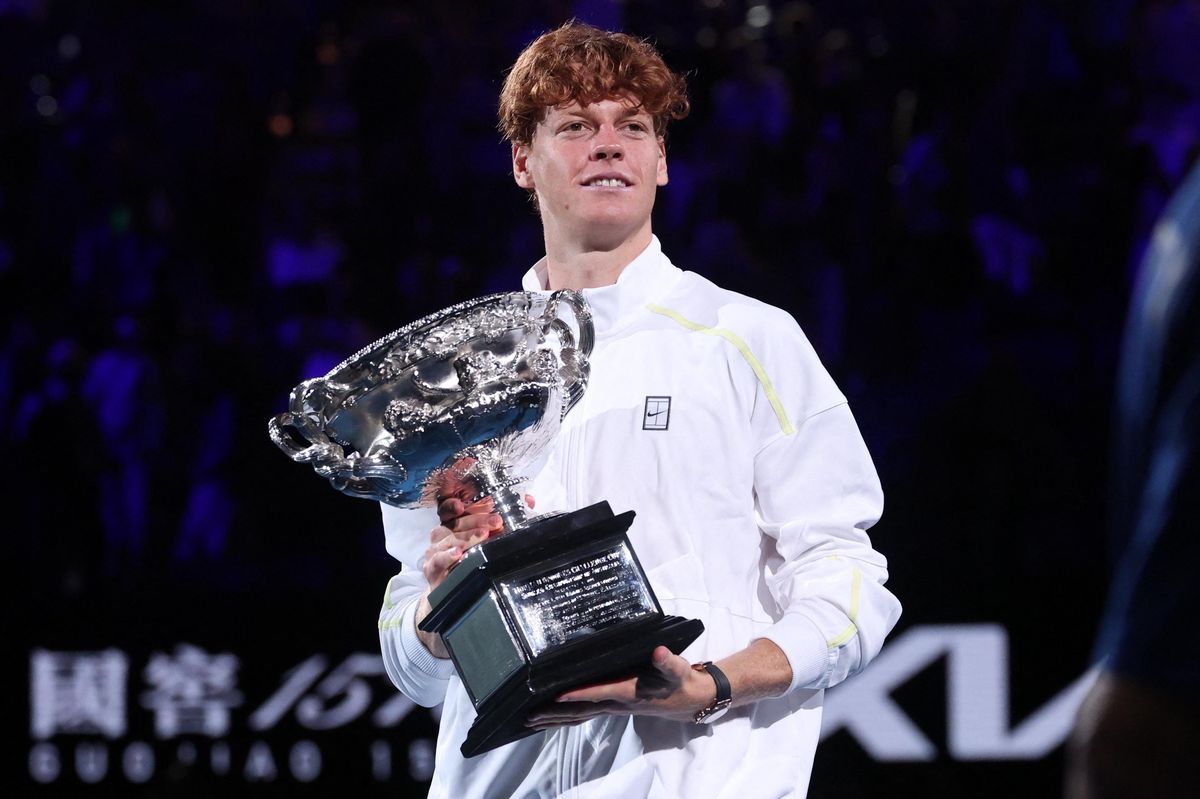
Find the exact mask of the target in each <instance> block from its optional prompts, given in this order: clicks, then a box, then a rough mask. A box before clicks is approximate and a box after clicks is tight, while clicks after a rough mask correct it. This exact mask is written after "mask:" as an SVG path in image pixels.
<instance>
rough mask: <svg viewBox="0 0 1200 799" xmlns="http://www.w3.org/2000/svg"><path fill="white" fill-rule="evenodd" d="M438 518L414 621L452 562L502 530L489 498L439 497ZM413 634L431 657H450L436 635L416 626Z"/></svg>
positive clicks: (427, 608)
mask: <svg viewBox="0 0 1200 799" xmlns="http://www.w3.org/2000/svg"><path fill="white" fill-rule="evenodd" d="M525 501H526V502H527V503H528V504H529V507H531V508H532V507H533V497H531V496H528V495H526V497H525ZM438 520H439V521H440V522H441V524H440V525H438V526H437V527H435V528H433V530H432V531H431V532H430V533H429V548H428V549H426V550H425V563H424V565H423V566H422V567H421V570H422V571H423V572H424V574H425V579H426V581H427V582H428V583H429V590H428V591H426V592H425V594H424V596H422V597H421V602H420V604H419V605H417V616H416V623H417V624H418V625H419V624H420V623H421V622H422V621H423V620H424V619H425V617H426V616H428V615H429V612H430V610H431V609H432V608H431V607H430V605H429V592H430V591H432V590H433V589H435V588H437V587H438V586H439V585H441V583H442V580H444V579H446V575H447V574H449V573H450V570H451V569H452V568H454V566H455V564H457V563H458V562H459V561H460V560H462V557H463V554H464V553H466V551H467V550H468V549H470V548H471V547H473V546H475V545H476V544H478V543H480V542H483V541H486V540H488V539H489V538H491V537H492V536H495V535H499V534H500V533H502V532H503V531H504V525H503V522H502V521H501V519H500V514H499V513H493V512H492V500H491V498H484V499H481V500H479V501H478V502H473V503H471V504H467V503H466V502H464V501H463V500H462V499H461V498H460V497H457V496H454V497H449V498H447V499H443V500H442V501H441V502H439V503H438ZM417 637H418V638H420V639H421V643H423V644H424V645H425V648H426V649H428V650H429V651H430V652H432V653H433V655H434V656H435V657H439V658H448V657H450V653H449V652H447V651H446V647H445V646H444V645H443V644H442V638H441V636H440V635H437V634H436V633H427V632H424V631H423V630H421V629H420V627H418V628H417Z"/></svg>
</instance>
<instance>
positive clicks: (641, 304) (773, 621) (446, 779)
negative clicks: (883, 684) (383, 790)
mask: <svg viewBox="0 0 1200 799" xmlns="http://www.w3.org/2000/svg"><path fill="white" fill-rule="evenodd" d="M688 110H689V103H688V99H687V96H686V92H685V86H684V81H683V78H682V77H681V76H680V75H677V74H676V73H674V72H672V71H671V70H670V68H669V67H667V65H666V64H665V63H664V62H663V60H662V58H661V56H660V55H659V54H658V52H657V51H656V50H655V49H654V48H653V47H652V46H651V45H650V44H649V43H647V42H644V41H641V40H639V39H636V38H633V37H631V36H628V35H624V34H620V33H610V32H606V31H602V30H599V29H596V28H593V27H591V26H587V25H583V24H579V23H574V22H571V23H567V24H566V25H564V26H562V27H561V28H558V29H556V30H553V31H551V32H549V33H546V34H544V35H543V36H541V37H540V38H538V39H537V40H535V41H534V42H533V43H532V44H530V45H529V46H528V47H527V48H526V49H525V50H524V51H523V52H522V53H521V55H520V56H519V58H518V59H517V61H516V63H515V64H514V66H513V67H512V69H511V71H510V72H509V74H508V77H507V79H506V82H505V85H504V88H503V90H502V93H501V97H500V128H501V130H502V131H503V133H504V134H505V136H506V137H507V138H508V139H509V141H510V142H511V144H512V167H513V176H514V178H515V180H516V183H517V185H518V186H520V187H521V188H523V189H525V190H526V191H527V192H529V193H530V194H531V195H532V199H533V202H534V205H535V206H536V208H537V210H538V213H539V216H540V218H541V223H542V229H543V234H544V239H545V247H546V255H545V257H544V258H542V259H541V260H540V261H538V263H536V264H535V265H534V266H533V268H532V269H530V270H529V272H528V273H527V274H526V275H525V278H524V288H525V289H526V290H529V291H537V292H546V291H550V290H556V289H564V288H567V289H576V290H581V291H582V292H583V294H584V296H585V297H586V298H587V300H588V302H589V304H590V306H591V309H592V313H593V317H594V318H593V321H594V324H595V330H596V344H595V349H594V351H593V353H592V358H591V364H592V373H591V377H590V380H589V383H588V388H587V393H586V394H585V396H584V399H583V401H582V402H581V403H580V404H579V406H577V407H576V408H575V409H574V410H573V411H572V412H571V414H569V415H568V416H567V418H566V419H565V420H564V423H563V429H562V431H561V433H560V435H559V437H558V439H557V441H556V442H555V443H554V444H553V445H552V448H551V452H550V454H549V456H548V459H547V461H546V463H545V466H544V467H543V468H542V470H541V471H540V472H539V473H538V474H537V475H536V476H535V477H534V478H533V480H532V482H531V483H530V492H531V495H532V497H536V499H537V501H538V505H539V510H540V509H543V508H546V507H549V508H550V509H559V508H561V509H566V510H571V509H575V508H580V507H584V506H586V505H588V504H591V503H594V502H598V501H600V500H608V501H609V502H610V504H611V505H612V506H613V507H614V508H617V509H626V508H630V509H635V510H636V511H637V517H636V519H635V520H634V522H633V526H632V527H631V528H630V531H629V536H630V539H631V541H632V543H633V546H634V549H635V550H636V551H637V553H638V556H639V560H640V561H641V563H642V565H643V567H644V568H645V569H646V572H647V575H648V578H649V580H650V583H651V585H652V586H653V588H654V590H655V592H656V594H657V595H658V597H659V599H660V601H661V602H662V605H663V609H664V611H665V612H666V613H669V614H679V615H682V616H686V617H691V618H699V619H701V620H702V621H703V622H704V627H705V632H704V633H703V635H701V636H700V638H699V639H698V640H696V642H695V643H693V644H692V645H691V646H690V647H688V648H687V649H686V650H684V652H683V655H682V656H677V655H674V654H672V653H671V652H670V650H668V649H667V648H666V647H662V646H660V647H658V648H657V649H655V650H654V652H653V653H652V656H651V660H652V663H651V664H647V666H648V669H649V671H648V672H647V674H646V676H642V677H640V678H638V677H630V678H628V679H619V680H616V681H613V682H608V683H604V684H596V685H590V686H585V687H582V688H578V689H575V690H571V691H569V692H567V693H566V694H564V695H562V696H561V697H559V698H558V701H557V702H554V703H550V704H548V705H547V706H544V707H543V708H540V709H538V710H537V711H535V712H534V713H533V714H532V715H531V716H530V718H529V721H528V723H529V725H530V726H531V727H533V728H534V729H536V730H538V732H537V733H536V734H534V735H532V736H529V737H526V738H523V739H521V740H518V741H515V742H513V743H510V744H507V745H505V746H502V747H500V748H497V749H494V750H492V751H490V752H486V753H483V754H481V755H477V756H475V757H472V758H464V757H463V756H462V755H461V754H460V752H459V746H460V744H461V743H462V741H463V740H464V738H465V737H466V732H467V729H468V728H469V727H470V725H471V723H472V722H473V720H474V718H475V711H474V709H473V707H472V705H471V702H470V699H469V698H468V696H467V693H466V691H465V690H464V688H463V686H462V683H461V682H460V680H459V679H458V677H457V676H456V674H455V671H454V667H453V665H452V662H451V661H450V660H449V659H448V655H447V652H446V650H445V647H444V645H443V644H442V642H441V641H440V639H439V638H438V637H437V636H436V635H431V634H428V633H424V632H422V631H419V630H417V628H416V625H417V624H418V623H419V622H420V621H421V620H422V619H423V618H424V617H425V615H426V614H427V613H428V612H429V603H428V599H427V597H428V594H429V591H430V590H431V587H432V586H436V585H438V584H439V583H440V582H441V580H442V579H443V578H444V577H445V575H446V573H447V571H448V570H449V569H450V567H451V566H453V564H454V563H456V562H457V561H458V560H459V559H460V558H461V557H462V554H463V551H464V550H466V549H467V548H469V547H471V546H473V545H474V544H476V543H478V542H480V541H482V540H485V539H486V538H487V537H488V536H489V535H491V534H493V533H497V532H499V531H500V529H501V526H500V519H499V516H498V515H497V514H493V513H490V510H491V507H490V506H489V505H486V504H483V506H482V507H478V506H465V505H464V502H463V497H465V496H466V495H465V494H462V495H460V497H453V496H452V497H450V498H448V499H446V498H443V499H442V500H441V502H440V503H439V505H438V507H437V508H436V515H435V510H434V509H433V508H428V509H418V510H401V509H397V508H393V507H389V506H386V505H385V506H384V508H383V519H384V528H385V534H386V539H387V547H388V551H389V552H390V553H391V554H392V555H394V556H395V557H396V558H397V559H399V560H400V561H401V563H402V564H403V569H402V571H401V572H400V573H399V574H398V575H397V576H396V577H394V578H392V580H391V581H390V582H389V584H388V589H387V596H386V600H385V603H384V608H383V610H382V612H381V615H380V621H379V627H380V641H381V645H382V649H383V657H384V662H385V664H386V667H387V671H388V674H389V676H390V677H391V679H392V681H393V682H394V683H395V684H396V685H397V687H399V689H400V690H401V691H403V692H404V693H405V694H407V695H408V696H409V697H411V698H412V699H413V700H415V701H416V702H418V703H420V704H422V705H427V706H433V705H436V704H437V703H439V702H444V706H443V710H442V716H441V726H440V732H439V738H438V743H437V754H436V765H435V770H434V775H433V781H432V787H431V790H430V796H434V797H449V798H452V799H471V798H472V797H549V796H578V797H620V798H621V799H629V797H638V796H646V797H648V796H664V797H682V796H687V797H692V798H693V799H698V798H699V797H718V796H721V797H724V796H728V797H735V796H736V797H739V798H744V797H755V796H772V797H781V796H804V795H805V794H806V793H807V788H808V780H809V775H810V773H811V769H812V758H813V753H814V751H815V749H816V745H817V740H818V735H819V732H820V726H821V709H822V704H823V690H824V689H825V688H827V687H829V686H831V685H834V684H836V683H838V682H841V681H842V680H844V679H846V677H848V676H850V675H851V674H853V673H855V672H857V671H859V670H860V669H862V668H863V667H864V666H865V665H866V664H867V663H868V662H869V661H870V660H871V659H872V658H873V657H874V656H875V655H876V654H877V653H878V652H879V649H880V647H881V646H882V644H883V639H884V637H885V636H886V635H887V634H888V632H889V631H890V630H891V629H892V627H893V626H894V625H895V623H896V620H897V619H898V617H899V615H900V604H899V602H898V601H897V600H896V598H895V597H894V596H892V594H891V593H890V592H889V591H887V590H886V589H885V588H884V587H883V584H884V582H885V581H886V579H887V564H886V561H885V559H884V558H883V557H882V556H881V555H880V554H879V553H877V552H876V551H875V550H874V549H873V548H872V545H871V542H870V539H869V538H868V536H867V533H866V530H867V529H868V528H869V527H871V525H873V524H874V523H875V522H876V520H877V519H878V518H879V516H880V513H881V511H882V504H883V496H882V491H881V489H880V485H879V480H878V477H877V475H876V472H875V468H874V466H873V464H872V462H871V458H870V456H869V454H868V453H867V450H866V447H865V445H864V443H863V440H862V436H861V435H860V433H859V431H858V427H857V425H856V423H855V421H854V418H853V416H852V415H851V413H850V410H849V408H848V406H847V403H846V399H845V397H844V396H843V395H842V394H841V392H840V391H839V390H838V388H837V387H836V386H835V385H834V383H833V381H832V379H831V378H830V377H829V375H828V373H827V372H826V371H825V369H824V368H823V367H822V365H821V363H820V361H819V360H818V358H817V356H816V354H815V353H814V352H813V349H812V347H811V345H810V344H809V343H808V340H807V339H806V338H805V336H804V334H803V333H802V332H801V331H800V328H799V327H798V325H797V324H796V322H795V321H794V320H793V319H792V318H791V316H789V315H788V314H787V313H785V312H783V311H781V310H779V309H777V308H774V307H771V306H769V305H766V304H764V303H762V302H759V301H757V300H753V299H751V298H749V297H746V296H742V295H739V294H735V293H733V292H729V291H725V290H722V289H720V288H718V287H717V286H715V285H713V284H712V283H710V282H708V281H707V280H705V279H704V278H702V277H700V276H699V275H696V274H694V273H691V272H685V271H682V270H681V269H679V268H677V267H676V266H674V265H673V264H672V263H671V261H670V260H668V258H667V256H666V255H665V254H664V253H663V251H662V249H661V247H660V245H659V241H658V239H657V238H656V237H655V236H654V235H653V234H652V232H651V209H652V208H653V206H654V200H655V195H656V193H657V190H658V188H659V187H660V186H665V185H666V184H667V175H668V172H667V157H666V146H665V135H666V127H667V124H668V122H670V121H672V120H676V119H681V118H683V117H684V116H685V115H686V114H687V112H688ZM767 289H769V287H764V290H767ZM706 334H708V335H706ZM651 397H654V398H656V399H660V398H663V397H669V400H668V402H669V405H658V406H656V408H655V413H654V414H653V415H654V417H655V418H654V419H653V421H654V422H656V424H647V420H648V418H649V416H648V415H650V414H651V409H650V407H649V402H648V400H649V398H651ZM659 413H662V414H666V418H665V419H659V418H658V414H659ZM646 428H651V429H646ZM570 442H574V443H573V444H571V443H570ZM569 447H570V451H575V449H578V451H579V452H580V453H582V455H583V457H582V458H573V457H571V456H570V452H569V451H568V448H569ZM446 493H447V492H446V491H443V496H444V495H445V494H446ZM486 502H488V500H485V501H484V503H486ZM431 527H432V528H433V532H432V534H431V533H430V528H431ZM709 661H715V664H712V663H708V662H709ZM705 666H707V667H708V668H705ZM709 669H712V670H715V671H717V672H719V674H720V675H723V676H724V677H725V678H726V679H727V681H728V683H729V685H730V686H731V698H732V703H731V706H730V707H729V708H728V709H727V712H720V713H717V712H713V711H715V710H716V709H717V705H718V703H717V700H718V698H719V695H720V694H722V693H724V689H723V688H722V687H719V682H720V680H719V679H718V676H715V675H714V674H713V671H710V670H709ZM720 698H724V697H720Z"/></svg>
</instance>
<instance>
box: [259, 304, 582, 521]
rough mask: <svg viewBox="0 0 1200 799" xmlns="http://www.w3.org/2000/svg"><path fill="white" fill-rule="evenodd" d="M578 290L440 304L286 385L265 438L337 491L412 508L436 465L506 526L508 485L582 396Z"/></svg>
mask: <svg viewBox="0 0 1200 799" xmlns="http://www.w3.org/2000/svg"><path fill="white" fill-rule="evenodd" d="M592 341H593V333H592V324H591V313H590V311H589V309H588V307H587V303H586V302H585V301H584V299H583V297H582V295H580V294H578V293H576V292H573V291H557V292H554V293H552V294H550V295H548V296H547V295H545V294H537V293H533V292H509V293H504V294H493V295H490V296H487V297H483V298H480V299H477V300H472V301H470V302H464V303H460V304H458V305H454V306H451V307H449V308H446V309H444V310H442V311H439V312H437V313H434V314H431V315H429V316H426V317H424V318H422V319H419V320H417V321H416V322H413V323H412V324H409V325H406V326H404V327H402V328H400V329H399V330H397V331H395V332H393V333H391V334H389V335H387V336H385V337H383V338H381V339H379V340H378V341H376V342H374V343H373V344H371V345H369V346H367V347H365V348H363V349H362V350H360V351H359V352H357V353H355V354H354V355H352V356H351V357H349V358H347V359H346V360H345V361H343V362H342V363H340V364H338V365H337V366H336V367H334V368H333V369H332V370H331V371H330V372H329V373H328V374H327V375H325V376H324V377H321V378H315V379H312V380H306V381H304V382H303V383H301V384H300V385H298V386H296V388H295V389H293V391H292V394H291V400H290V402H289V409H288V412H287V413H283V414H280V415H279V416H276V417H275V418H274V419H272V420H271V421H270V424H269V428H268V429H269V433H270V436H271V440H272V441H274V442H275V444H276V445H277V446H278V447H279V448H280V449H282V450H283V451H284V452H285V453H286V454H287V455H288V456H290V457H291V458H292V459H293V460H295V461H299V462H302V463H311V464H312V466H313V468H314V469H315V470H316V471H317V473H318V474H320V475H322V476H323V477H326V478H327V479H328V480H329V482H330V483H331V484H332V485H333V487H334V488H336V489H337V490H339V491H342V492H343V493H346V494H349V495H351V496H356V497H362V498H364V499H373V500H378V501H380V502H386V503H387V504H389V505H396V506H399V507H406V508H412V507H417V506H419V505H423V504H429V503H430V501H431V499H432V494H433V493H436V489H437V486H438V484H439V482H440V478H441V476H442V474H443V472H444V470H446V469H449V468H452V467H453V466H454V465H455V464H456V463H470V462H473V463H472V465H471V466H470V468H469V470H468V471H467V472H466V473H465V474H462V475H458V476H459V477H462V478H469V479H471V480H473V481H474V483H475V484H476V485H477V486H478V487H479V489H480V497H482V496H490V497H491V498H492V499H493V500H494V502H495V509H496V512H497V513H499V514H500V515H501V518H502V519H503V521H504V526H505V529H506V530H509V531H511V530H514V529H516V528H518V527H520V526H522V525H523V524H525V523H526V522H527V521H528V515H527V511H526V509H525V504H524V502H523V501H522V500H521V497H520V496H519V495H518V492H517V491H516V490H514V489H515V487H516V486H518V485H519V484H520V483H521V482H522V481H523V477H522V476H521V474H520V472H521V471H523V470H524V469H525V468H527V467H528V466H529V465H530V464H531V463H532V462H533V461H535V460H536V459H537V458H538V456H539V455H540V454H541V453H542V452H543V451H544V450H545V449H546V448H547V447H548V446H549V444H550V442H551V441H553V440H554V437H555V436H556V435H557V433H558V430H559V427H560V425H561V423H562V420H563V418H564V417H565V416H566V414H567V412H568V411H569V410H570V409H571V408H572V407H573V406H574V404H575V403H576V402H578V400H579V398H580V397H582V396H583V391H584V389H585V388H586V386H587V379H588V356H589V355H590V353H591V350H592Z"/></svg>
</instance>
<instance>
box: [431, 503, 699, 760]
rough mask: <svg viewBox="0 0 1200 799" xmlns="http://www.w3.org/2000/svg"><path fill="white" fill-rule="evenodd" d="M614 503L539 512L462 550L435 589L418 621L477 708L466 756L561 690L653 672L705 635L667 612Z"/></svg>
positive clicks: (511, 734)
mask: <svg viewBox="0 0 1200 799" xmlns="http://www.w3.org/2000/svg"><path fill="white" fill-rule="evenodd" d="M633 517H634V514H633V512H632V511H627V512H625V513H622V514H621V515H620V516H614V515H613V513H612V510H611V509H610V508H609V506H608V503H607V502H600V503H597V504H595V505H591V506H589V507H587V508H583V509H581V510H577V511H574V512H572V513H566V514H560V515H555V516H547V517H543V518H540V519H535V520H534V521H533V522H532V523H530V524H529V526H527V527H525V528H522V529H519V530H515V531H513V532H511V533H508V534H506V535H502V536H499V537H498V538H495V539H493V540H490V541H487V542H485V543H482V544H480V545H479V546H477V547H474V548H472V549H470V550H468V551H467V554H466V555H465V556H464V557H463V559H462V560H461V561H459V563H458V565H457V566H455V567H454V569H453V570H451V572H450V573H449V574H448V575H447V577H446V579H445V580H444V581H443V582H442V583H441V585H439V586H438V587H437V588H436V589H435V590H434V591H433V592H431V594H430V596H429V602H430V606H431V610H430V613H429V615H428V616H426V618H425V619H424V620H423V621H422V622H421V624H420V627H421V629H422V630H425V631H427V632H436V633H438V634H439V635H440V636H441V637H442V641H443V643H445V645H446V649H447V650H448V651H449V652H450V657H451V658H452V659H453V660H454V666H455V669H456V671H457V672H458V675H459V677H460V678H461V679H462V682H463V687H464V688H465V689H466V691H467V694H468V695H469V696H470V697H471V702H472V703H473V704H474V705H475V710H476V712H477V714H478V716H477V718H476V720H475V723H474V724H473V725H472V726H471V729H470V731H469V732H468V734H467V739H466V741H465V742H464V743H463V745H462V753H463V755H465V756H466V757H472V756H474V755H478V754H481V753H483V752H487V751H489V750H491V749H495V748H496V747H498V746H502V745H504V744H506V743H509V742H511V741H515V740H517V739H519V738H524V737H525V736H527V735H532V734H533V733H534V731H533V730H530V729H529V728H528V727H526V726H525V721H526V719H527V718H528V716H529V714H530V713H531V712H532V711H533V710H534V709H535V708H537V707H538V706H540V705H543V704H545V703H547V702H551V701H553V700H554V699H555V698H556V697H557V696H558V695H560V694H562V693H564V692H566V691H569V690H571V689H572V688H577V687H579V686H582V685H588V684H591V683H595V682H600V681H604V680H609V679H614V678H620V677H622V676H633V675H635V674H637V673H638V672H640V671H642V670H645V669H649V668H652V667H651V660H650V657H651V653H652V652H653V651H654V649H655V647H657V646H665V647H667V648H668V649H670V650H671V651H672V652H674V653H676V654H679V653H680V652H682V651H683V650H684V649H685V648H686V647H687V646H688V645H689V644H691V643H692V641H694V640H696V638H697V637H699V635H700V633H702V632H703V631H704V625H703V623H701V622H700V621H699V620H697V619H684V618H681V617H678V616H665V615H663V612H662V607H661V606H660V605H659V603H658V599H657V598H656V597H655V596H654V591H653V589H652V588H651V587H650V584H649V581H648V580H647V579H646V575H645V572H644V571H643V570H642V567H641V564H640V563H638V561H637V556H636V555H635V554H634V552H633V549H632V547H631V546H630V543H629V537H628V535H627V533H626V531H627V530H628V529H629V525H630V524H631V523H632V522H633Z"/></svg>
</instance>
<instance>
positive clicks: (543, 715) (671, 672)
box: [527, 646, 717, 730]
mask: <svg viewBox="0 0 1200 799" xmlns="http://www.w3.org/2000/svg"><path fill="white" fill-rule="evenodd" d="M650 661H651V662H650V666H649V667H648V668H647V669H646V670H645V671H644V672H643V673H641V674H639V675H638V676H636V677H627V678H625V679H622V680H614V681H613V682H604V683H596V684H595V685H587V686H584V687H582V688H575V689H574V690H571V691H567V692H566V693H565V694H562V695H561V696H559V697H558V698H557V699H556V700H555V701H554V702H553V703H551V704H548V705H543V706H542V707H540V708H538V709H537V710H536V711H535V712H534V713H533V714H531V715H530V717H529V720H528V721H527V725H528V726H529V727H530V728H531V729H535V730H548V729H552V728H554V727H562V726H566V725H569V724H579V723H580V722H584V721H587V720H588V719H593V718H596V717H598V716H633V715H637V716H660V717H663V718H669V719H676V720H678V721H691V720H692V719H693V718H694V717H695V715H696V712H697V711H699V710H700V709H702V708H705V707H707V706H708V705H709V704H711V703H712V701H713V700H714V699H715V698H716V695H717V689H716V684H715V683H714V682H713V678H712V677H710V676H709V675H708V674H707V673H706V672H702V671H696V670H694V669H693V668H692V667H691V664H690V663H688V662H687V661H686V660H684V659H683V658H682V657H680V656H679V655H676V654H673V653H672V652H671V650H670V649H667V648H666V647H665V646H660V647H657V648H656V649H655V650H654V652H653V654H652V655H651V658H650Z"/></svg>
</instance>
